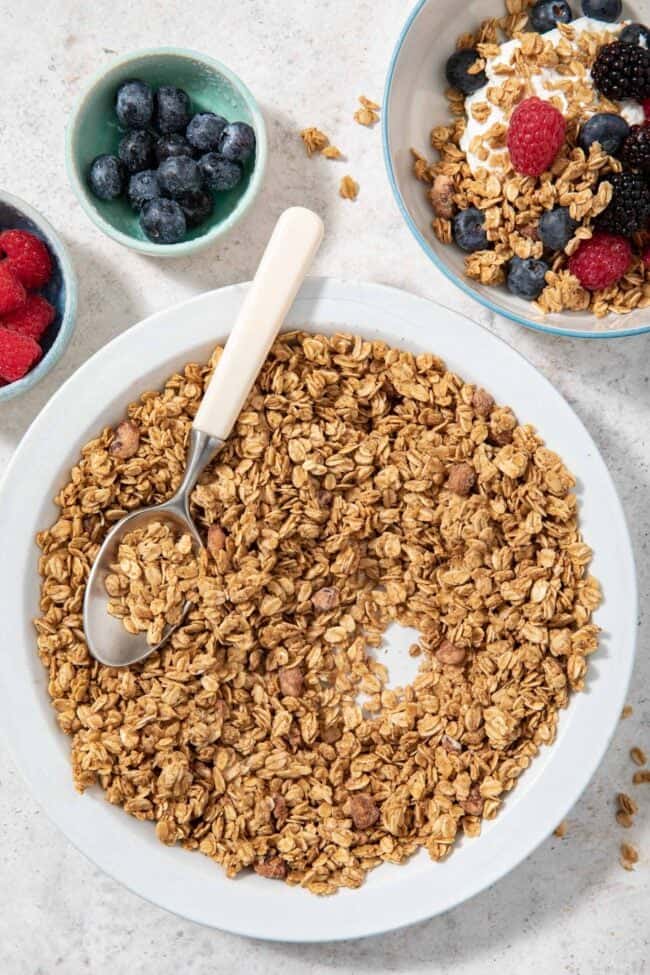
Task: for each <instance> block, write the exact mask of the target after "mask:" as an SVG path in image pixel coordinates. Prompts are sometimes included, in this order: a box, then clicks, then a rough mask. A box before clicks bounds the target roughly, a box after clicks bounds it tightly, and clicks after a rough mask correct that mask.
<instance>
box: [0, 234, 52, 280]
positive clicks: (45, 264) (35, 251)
mask: <svg viewBox="0 0 650 975" xmlns="http://www.w3.org/2000/svg"><path fill="white" fill-rule="evenodd" d="M3 253H4V254H5V255H6V258H7V264H8V265H9V267H10V268H11V270H12V271H13V273H14V274H15V275H16V277H17V278H18V280H19V281H20V282H21V284H22V285H23V286H24V287H25V288H29V289H30V290H33V289H35V288H42V287H43V285H45V284H47V282H48V281H49V280H50V277H51V275H52V258H51V257H50V252H49V250H48V249H47V246H46V244H44V243H43V241H42V240H41V239H40V237H36V236H35V235H34V234H30V233H29V232H28V231H27V230H5V231H4V232H3V233H1V234H0V254H3Z"/></svg>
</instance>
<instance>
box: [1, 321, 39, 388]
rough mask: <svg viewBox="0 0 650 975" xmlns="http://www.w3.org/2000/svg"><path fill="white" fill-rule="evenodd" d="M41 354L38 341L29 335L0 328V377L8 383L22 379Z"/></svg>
mask: <svg viewBox="0 0 650 975" xmlns="http://www.w3.org/2000/svg"><path fill="white" fill-rule="evenodd" d="M42 354H43V353H42V352H41V348H40V346H39V345H38V343H37V342H35V341H34V339H32V338H30V337H29V335H21V334H20V333H19V332H10V331H9V329H8V328H0V379H4V380H6V382H8V383H13V382H15V381H16V379H22V378H23V376H24V375H25V374H26V373H28V372H29V370H30V369H31V368H32V366H33V365H35V364H36V363H37V362H38V360H39V359H40V358H41V356H42Z"/></svg>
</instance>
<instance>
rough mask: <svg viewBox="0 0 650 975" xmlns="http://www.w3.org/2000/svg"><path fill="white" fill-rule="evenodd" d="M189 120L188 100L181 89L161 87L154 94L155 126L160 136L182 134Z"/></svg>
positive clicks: (169, 86) (167, 86)
mask: <svg viewBox="0 0 650 975" xmlns="http://www.w3.org/2000/svg"><path fill="white" fill-rule="evenodd" d="M189 120H190V99H189V96H188V95H187V93H186V92H184V91H183V90H182V89H181V88H174V87H172V86H171V85H163V86H162V88H159V89H158V91H157V92H156V119H155V124H156V128H157V129H158V131H159V132H160V133H161V135H168V134H169V133H170V132H184V131H185V129H186V128H187V125H188V122H189Z"/></svg>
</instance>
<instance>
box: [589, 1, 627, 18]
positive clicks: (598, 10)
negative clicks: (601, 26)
mask: <svg viewBox="0 0 650 975" xmlns="http://www.w3.org/2000/svg"><path fill="white" fill-rule="evenodd" d="M622 9H623V3H622V0H582V12H583V14H584V15H585V17H593V19H594V20H605V21H607V23H608V24H613V23H614V21H615V20H618V18H619V17H620V16H621V11H622Z"/></svg>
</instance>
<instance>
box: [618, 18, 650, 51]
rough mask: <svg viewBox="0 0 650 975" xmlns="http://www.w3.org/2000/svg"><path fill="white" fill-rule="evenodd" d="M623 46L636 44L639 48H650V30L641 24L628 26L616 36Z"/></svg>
mask: <svg viewBox="0 0 650 975" xmlns="http://www.w3.org/2000/svg"><path fill="white" fill-rule="evenodd" d="M618 39H619V41H622V42H623V44H637V45H638V46H639V47H645V48H646V50H647V49H648V48H650V30H648V28H647V27H644V25H643V24H628V25H627V27H624V28H623V30H622V31H621V33H620V34H619V35H618Z"/></svg>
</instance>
